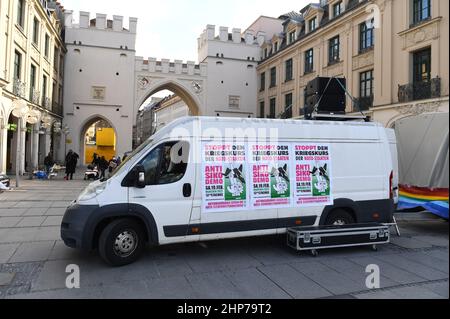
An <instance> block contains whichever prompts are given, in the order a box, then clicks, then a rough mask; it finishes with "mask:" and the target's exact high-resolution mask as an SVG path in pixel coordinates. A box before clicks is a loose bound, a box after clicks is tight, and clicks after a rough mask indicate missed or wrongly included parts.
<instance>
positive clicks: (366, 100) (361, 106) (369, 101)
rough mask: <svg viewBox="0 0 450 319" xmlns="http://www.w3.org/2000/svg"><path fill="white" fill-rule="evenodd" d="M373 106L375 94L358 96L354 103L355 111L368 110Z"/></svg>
mask: <svg viewBox="0 0 450 319" xmlns="http://www.w3.org/2000/svg"><path fill="white" fill-rule="evenodd" d="M372 106H373V95H371V96H363V97H360V98H357V99H356V101H355V103H354V105H353V112H360V111H368V110H369V109H370V108H371V107H372Z"/></svg>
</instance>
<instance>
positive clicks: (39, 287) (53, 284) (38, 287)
mask: <svg viewBox="0 0 450 319" xmlns="http://www.w3.org/2000/svg"><path fill="white" fill-rule="evenodd" d="M73 263H75V262H73V261H67V260H58V261H47V262H46V263H45V264H44V267H43V268H42V270H41V272H40V274H39V277H38V278H37V280H36V281H35V282H33V284H32V287H31V291H32V292H35V291H45V290H52V289H60V288H66V278H67V276H68V274H67V273H66V267H67V266H68V265H70V264H73ZM80 278H81V276H80Z"/></svg>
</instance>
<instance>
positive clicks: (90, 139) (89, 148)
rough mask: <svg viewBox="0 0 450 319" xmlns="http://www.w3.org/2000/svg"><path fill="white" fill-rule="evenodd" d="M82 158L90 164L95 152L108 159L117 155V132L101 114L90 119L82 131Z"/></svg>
mask: <svg viewBox="0 0 450 319" xmlns="http://www.w3.org/2000/svg"><path fill="white" fill-rule="evenodd" d="M80 153H81V154H80V160H81V161H82V163H83V164H84V165H89V164H91V163H92V161H93V159H94V154H96V155H97V156H99V157H102V156H104V157H105V159H106V160H107V161H109V160H111V159H112V158H114V157H116V156H117V134H116V130H115V129H114V127H113V125H112V124H111V122H110V121H108V120H107V119H105V118H103V117H101V116H95V117H93V118H91V119H90V120H88V121H87V122H86V123H85V124H84V126H83V127H82V129H81V133H80Z"/></svg>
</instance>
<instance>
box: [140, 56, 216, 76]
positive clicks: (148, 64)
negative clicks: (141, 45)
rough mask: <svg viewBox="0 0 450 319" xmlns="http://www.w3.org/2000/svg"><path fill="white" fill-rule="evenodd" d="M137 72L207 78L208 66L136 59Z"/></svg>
mask: <svg viewBox="0 0 450 319" xmlns="http://www.w3.org/2000/svg"><path fill="white" fill-rule="evenodd" d="M135 61H136V63H135V71H136V72H141V71H147V72H152V73H163V74H169V73H173V74H188V75H199V76H206V75H207V74H206V71H207V64H206V63H200V64H195V62H194V61H187V62H183V61H181V60H175V61H171V60H169V59H161V60H157V59H156V58H148V59H147V60H145V59H144V58H143V57H140V56H138V57H136V60H135Z"/></svg>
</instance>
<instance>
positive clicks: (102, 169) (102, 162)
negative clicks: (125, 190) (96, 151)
mask: <svg viewBox="0 0 450 319" xmlns="http://www.w3.org/2000/svg"><path fill="white" fill-rule="evenodd" d="M108 166H109V163H108V161H107V160H106V158H105V157H104V156H102V157H101V158H100V161H99V169H100V172H101V174H100V179H104V178H105V177H106V170H107V169H108Z"/></svg>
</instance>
